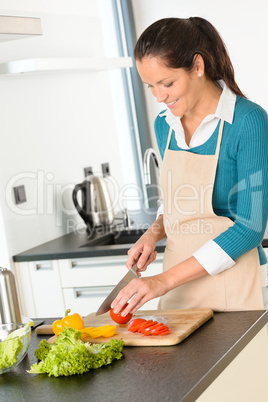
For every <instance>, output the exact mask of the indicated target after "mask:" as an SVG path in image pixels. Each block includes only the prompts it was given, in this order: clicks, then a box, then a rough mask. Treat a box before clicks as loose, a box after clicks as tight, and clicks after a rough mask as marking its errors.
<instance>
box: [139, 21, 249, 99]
mask: <svg viewBox="0 0 268 402" xmlns="http://www.w3.org/2000/svg"><path fill="white" fill-rule="evenodd" d="M198 54H200V55H201V56H202V58H203V60H204V64H205V74H206V76H207V77H208V78H210V79H211V80H212V81H218V80H221V79H222V80H224V81H225V83H226V84H227V86H228V87H229V88H230V89H231V90H232V91H233V92H234V93H235V94H236V95H239V96H242V97H244V98H245V95H244V94H243V93H242V92H241V90H240V89H239V87H238V85H237V83H236V81H235V78H234V68H233V65H232V62H231V60H230V57H229V55H228V52H227V49H226V47H225V44H224V42H223V40H222V38H221V36H220V34H219V33H218V31H217V30H216V29H215V28H214V26H213V25H212V24H211V23H210V22H209V21H207V20H205V19H204V18H200V17H190V18H188V19H182V18H163V19H161V20H159V21H156V22H154V23H153V24H152V25H150V26H149V27H148V28H147V29H146V30H145V31H144V32H143V33H142V34H141V36H140V38H139V39H138V42H137V44H136V46H135V49H134V57H135V60H138V61H141V60H142V59H143V58H144V57H157V56H159V57H161V58H163V60H164V61H165V64H166V66H167V67H170V68H184V69H185V70H188V71H190V70H191V69H192V68H193V66H194V62H195V56H196V55H198Z"/></svg>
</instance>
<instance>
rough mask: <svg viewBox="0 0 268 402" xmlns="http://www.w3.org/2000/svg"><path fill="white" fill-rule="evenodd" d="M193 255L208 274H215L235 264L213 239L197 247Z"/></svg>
mask: <svg viewBox="0 0 268 402" xmlns="http://www.w3.org/2000/svg"><path fill="white" fill-rule="evenodd" d="M193 256H194V257H195V258H196V259H197V261H198V262H199V263H200V264H201V265H202V267H203V268H205V270H206V271H207V272H208V274H210V275H216V274H219V273H220V272H222V271H224V270H225V269H228V268H231V267H233V266H234V265H235V261H234V260H233V259H232V258H231V257H230V256H229V255H228V254H227V253H226V252H225V251H224V250H223V249H222V248H221V247H220V246H219V245H218V244H217V243H215V242H214V241H213V240H209V241H208V242H207V243H205V244H204V246H202V247H201V248H199V249H198V250H197V251H196V252H195V253H194V254H193Z"/></svg>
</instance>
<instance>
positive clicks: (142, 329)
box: [138, 320, 158, 333]
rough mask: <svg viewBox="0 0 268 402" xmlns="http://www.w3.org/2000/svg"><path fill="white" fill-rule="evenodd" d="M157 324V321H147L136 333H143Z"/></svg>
mask: <svg viewBox="0 0 268 402" xmlns="http://www.w3.org/2000/svg"><path fill="white" fill-rule="evenodd" d="M155 324H158V322H157V321H153V320H147V321H146V322H145V323H144V324H141V326H140V327H139V329H138V332H141V333H143V331H144V330H145V328H148V327H151V326H152V325H155Z"/></svg>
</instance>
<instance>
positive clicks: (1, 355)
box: [0, 324, 29, 369]
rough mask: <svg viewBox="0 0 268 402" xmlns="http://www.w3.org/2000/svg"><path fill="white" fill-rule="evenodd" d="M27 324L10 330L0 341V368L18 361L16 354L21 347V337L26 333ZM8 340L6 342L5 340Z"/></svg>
mask: <svg viewBox="0 0 268 402" xmlns="http://www.w3.org/2000/svg"><path fill="white" fill-rule="evenodd" d="M28 328H29V324H26V325H25V326H24V327H23V328H20V329H16V330H15V331H12V332H11V333H10V334H9V335H8V336H7V337H6V338H5V340H4V341H3V342H0V369H3V368H6V367H10V366H13V365H14V364H15V363H17V361H18V354H19V352H20V351H21V349H22V348H23V342H22V338H23V337H24V336H25V335H26V332H27V330H28ZM7 341H8V342H7Z"/></svg>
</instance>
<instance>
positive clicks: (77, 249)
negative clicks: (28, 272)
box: [13, 209, 165, 262]
mask: <svg viewBox="0 0 268 402" xmlns="http://www.w3.org/2000/svg"><path fill="white" fill-rule="evenodd" d="M155 213H156V210H153V209H152V210H150V211H149V212H146V211H139V213H134V214H132V215H131V218H132V217H133V221H132V222H133V223H132V225H131V228H130V229H127V231H129V232H133V233H134V234H135V232H136V233H140V235H142V232H143V231H145V230H146V229H147V228H148V227H149V226H150V225H151V223H153V221H154V219H155ZM117 219H119V222H120V217H118V218H117ZM113 230H117V231H118V232H120V231H122V230H126V229H124V228H123V227H122V224H121V223H119V225H118V226H117V227H116V228H115V229H113ZM113 230H111V229H109V230H106V231H104V232H100V231H96V232H95V233H93V234H92V235H91V236H90V237H89V235H88V233H87V232H86V229H85V228H84V229H83V230H81V232H72V233H69V234H67V235H64V236H62V237H59V238H57V239H55V240H51V241H49V242H47V243H44V244H41V245H40V246H37V247H34V248H32V249H30V250H27V251H24V252H22V253H20V254H17V255H15V256H13V261H14V262H24V261H41V260H60V259H65V258H67V259H71V258H87V257H104V256H112V255H114V256H116V255H127V252H128V250H129V249H130V247H131V244H116V245H97V244H98V242H99V241H100V240H101V239H103V238H104V237H105V236H109V235H111V231H113ZM89 241H90V242H91V243H92V245H90V246H84V245H85V244H87V243H88V242H89ZM164 250H165V240H163V241H160V242H158V243H157V247H156V251H157V252H160V253H161V252H164Z"/></svg>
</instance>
